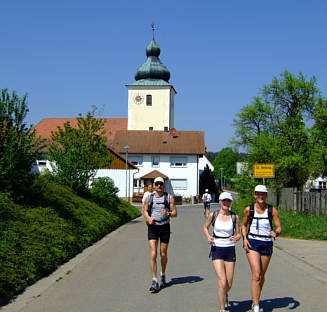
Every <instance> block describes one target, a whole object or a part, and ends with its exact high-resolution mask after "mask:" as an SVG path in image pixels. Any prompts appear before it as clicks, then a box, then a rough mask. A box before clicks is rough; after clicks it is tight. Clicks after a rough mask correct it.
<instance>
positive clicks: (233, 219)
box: [211, 207, 236, 238]
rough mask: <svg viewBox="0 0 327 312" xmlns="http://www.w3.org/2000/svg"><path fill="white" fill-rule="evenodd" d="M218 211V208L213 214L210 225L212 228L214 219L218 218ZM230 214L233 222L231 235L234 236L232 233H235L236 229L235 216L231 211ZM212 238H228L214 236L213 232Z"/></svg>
mask: <svg viewBox="0 0 327 312" xmlns="http://www.w3.org/2000/svg"><path fill="white" fill-rule="evenodd" d="M219 211H220V207H219V208H218V209H217V210H215V211H214V212H213V215H212V220H211V225H212V226H213V227H214V226H215V222H216V219H217V217H218V214H219ZM230 214H231V216H232V222H233V234H232V235H234V233H235V227H236V214H235V213H234V212H233V211H231V212H230ZM212 236H213V237H214V238H228V237H223V236H217V235H216V234H215V230H213V233H212Z"/></svg>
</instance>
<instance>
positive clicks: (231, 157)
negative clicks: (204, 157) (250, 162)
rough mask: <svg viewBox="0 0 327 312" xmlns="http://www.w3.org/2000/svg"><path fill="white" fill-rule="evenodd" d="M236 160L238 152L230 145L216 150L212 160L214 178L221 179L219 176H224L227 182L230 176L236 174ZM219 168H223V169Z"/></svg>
mask: <svg viewBox="0 0 327 312" xmlns="http://www.w3.org/2000/svg"><path fill="white" fill-rule="evenodd" d="M238 160H239V154H238V152H235V151H233V149H232V148H231V147H225V148H223V149H222V150H221V151H220V152H218V153H217V155H216V158H215V160H214V161H213V166H214V168H215V170H214V173H215V176H216V179H217V180H218V181H221V177H225V180H226V182H227V183H229V182H230V180H231V178H233V177H234V176H235V174H236V163H237V161H238ZM221 168H223V170H222V169H221ZM220 184H221V183H220Z"/></svg>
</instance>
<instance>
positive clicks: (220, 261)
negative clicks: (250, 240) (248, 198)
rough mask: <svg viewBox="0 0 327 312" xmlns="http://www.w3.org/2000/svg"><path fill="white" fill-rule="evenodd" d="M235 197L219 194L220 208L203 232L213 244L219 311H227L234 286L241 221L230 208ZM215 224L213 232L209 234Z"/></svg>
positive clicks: (211, 252) (206, 224) (210, 216)
mask: <svg viewBox="0 0 327 312" xmlns="http://www.w3.org/2000/svg"><path fill="white" fill-rule="evenodd" d="M232 201H233V197H232V194H230V193H228V192H223V193H221V194H220V196H219V204H220V208H219V209H218V210H216V211H213V212H211V213H210V214H209V217H208V218H207V220H206V223H205V225H204V227H203V232H204V234H205V236H206V237H207V239H208V244H210V245H211V251H210V256H211V259H212V265H213V267H214V269H215V271H216V274H217V277H218V303H219V309H220V310H219V311H221V312H223V311H225V307H226V306H227V305H228V292H229V291H230V289H231V288H232V283H233V277H234V268H235V262H236V254H235V243H236V242H237V241H238V240H240V238H241V233H240V221H239V217H238V216H237V215H236V214H234V213H233V212H232V211H231V210H230V208H231V205H232ZM210 225H213V227H214V230H213V234H212V235H210V234H209V228H210Z"/></svg>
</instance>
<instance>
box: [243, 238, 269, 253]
mask: <svg viewBox="0 0 327 312" xmlns="http://www.w3.org/2000/svg"><path fill="white" fill-rule="evenodd" d="M248 241H249V243H250V245H251V247H250V248H249V249H250V250H254V251H256V252H258V253H259V254H260V255H262V256H271V255H272V253H273V242H272V241H261V240H258V239H253V238H248Z"/></svg>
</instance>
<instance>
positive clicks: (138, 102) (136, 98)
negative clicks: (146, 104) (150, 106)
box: [133, 93, 144, 104]
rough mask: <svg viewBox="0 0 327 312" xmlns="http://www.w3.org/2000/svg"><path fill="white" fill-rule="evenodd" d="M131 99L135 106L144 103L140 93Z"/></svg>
mask: <svg viewBox="0 0 327 312" xmlns="http://www.w3.org/2000/svg"><path fill="white" fill-rule="evenodd" d="M133 99H134V102H135V104H142V103H143V101H144V96H143V94H141V93H137V94H135V95H134V98H133Z"/></svg>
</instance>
